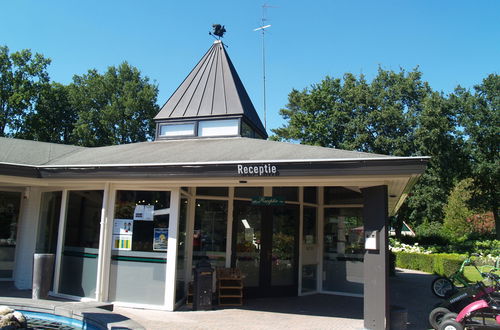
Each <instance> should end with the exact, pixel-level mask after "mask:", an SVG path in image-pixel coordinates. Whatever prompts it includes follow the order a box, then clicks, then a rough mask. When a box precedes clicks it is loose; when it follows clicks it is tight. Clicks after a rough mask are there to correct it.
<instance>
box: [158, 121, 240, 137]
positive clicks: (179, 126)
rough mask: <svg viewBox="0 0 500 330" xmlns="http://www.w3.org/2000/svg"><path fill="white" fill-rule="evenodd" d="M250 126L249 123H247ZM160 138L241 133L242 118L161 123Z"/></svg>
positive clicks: (236, 134) (159, 128)
mask: <svg viewBox="0 0 500 330" xmlns="http://www.w3.org/2000/svg"><path fill="white" fill-rule="evenodd" d="M247 126H248V125H247ZM158 130H159V134H158V137H159V138H166V139H169V138H179V137H216V136H238V135H240V119H219V120H198V121H192V122H188V123H186V122H174V123H161V124H160V125H159V127H158Z"/></svg>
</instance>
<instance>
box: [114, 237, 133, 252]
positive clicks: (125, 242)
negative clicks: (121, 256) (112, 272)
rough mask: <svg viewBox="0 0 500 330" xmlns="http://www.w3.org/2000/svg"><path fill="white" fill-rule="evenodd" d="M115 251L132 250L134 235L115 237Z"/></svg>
mask: <svg viewBox="0 0 500 330" xmlns="http://www.w3.org/2000/svg"><path fill="white" fill-rule="evenodd" d="M112 248H113V250H123V251H130V250H132V235H113V247H112Z"/></svg>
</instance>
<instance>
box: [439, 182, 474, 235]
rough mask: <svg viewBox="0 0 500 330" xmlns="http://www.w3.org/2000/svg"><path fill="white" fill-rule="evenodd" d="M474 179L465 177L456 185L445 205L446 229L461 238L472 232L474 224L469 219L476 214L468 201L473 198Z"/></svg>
mask: <svg viewBox="0 0 500 330" xmlns="http://www.w3.org/2000/svg"><path fill="white" fill-rule="evenodd" d="M472 185H473V180H472V179H470V178H469V179H465V180H462V181H460V182H459V183H457V184H456V185H455V187H454V188H453V190H452V191H451V193H450V195H449V196H448V202H447V203H446V205H445V207H444V229H445V231H446V232H447V233H448V235H449V236H450V237H455V238H461V237H465V236H467V235H468V234H470V233H472V232H473V231H474V230H473V226H472V223H471V222H470V221H467V219H469V218H471V217H472V216H473V215H474V211H473V210H472V209H471V208H470V207H469V205H468V203H469V201H470V200H471V198H472V195H473V191H472V187H473V186H472Z"/></svg>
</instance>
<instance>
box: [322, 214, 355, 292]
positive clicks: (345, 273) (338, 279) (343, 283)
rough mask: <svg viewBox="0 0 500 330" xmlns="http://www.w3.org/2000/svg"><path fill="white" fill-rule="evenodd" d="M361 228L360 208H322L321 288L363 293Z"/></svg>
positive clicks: (331, 290)
mask: <svg viewBox="0 0 500 330" xmlns="http://www.w3.org/2000/svg"><path fill="white" fill-rule="evenodd" d="M363 258H364V230H363V216H362V209H361V208H326V209H325V224H324V254H323V272H324V276H323V290H324V291H330V292H337V293H347V294H354V295H361V294H363V282H364V280H363V278H364V275H363V274H364V269H363Z"/></svg>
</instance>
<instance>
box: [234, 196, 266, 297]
mask: <svg viewBox="0 0 500 330" xmlns="http://www.w3.org/2000/svg"><path fill="white" fill-rule="evenodd" d="M234 217H235V221H234V226H235V227H236V228H235V230H236V247H235V252H236V255H235V260H236V262H235V266H236V268H239V269H240V270H241V272H242V274H243V276H244V277H243V284H244V286H245V287H256V286H259V274H260V253H261V248H262V241H261V239H262V235H261V233H262V232H261V227H260V226H261V221H262V208H260V207H254V206H252V205H251V204H250V203H249V202H244V201H236V202H235V203H234Z"/></svg>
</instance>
